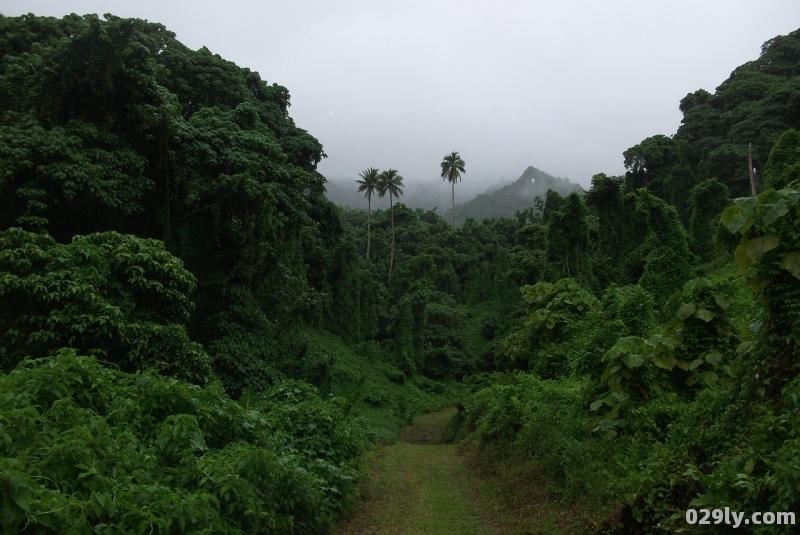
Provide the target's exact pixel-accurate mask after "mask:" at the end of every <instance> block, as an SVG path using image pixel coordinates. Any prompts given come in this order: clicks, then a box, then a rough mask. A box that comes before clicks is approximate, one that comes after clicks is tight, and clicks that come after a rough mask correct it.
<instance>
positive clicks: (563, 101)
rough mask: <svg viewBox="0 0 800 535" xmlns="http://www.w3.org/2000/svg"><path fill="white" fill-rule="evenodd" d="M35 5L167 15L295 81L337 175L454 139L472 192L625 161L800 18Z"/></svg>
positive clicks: (30, 6)
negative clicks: (528, 175) (528, 176)
mask: <svg viewBox="0 0 800 535" xmlns="http://www.w3.org/2000/svg"><path fill="white" fill-rule="evenodd" d="M223 6H224V7H223ZM28 12H32V13H34V14H37V15H53V16H59V17H60V16H63V15H65V14H68V13H71V12H74V13H79V14H84V13H100V14H102V13H106V12H110V13H113V14H115V15H119V16H125V17H138V18H143V19H148V20H151V21H157V22H161V23H163V24H164V25H165V26H166V27H167V28H168V29H170V30H172V31H173V32H175V33H176V34H177V37H178V39H179V40H180V41H181V42H183V43H184V44H186V45H187V46H189V47H191V48H194V49H196V48H200V47H201V46H207V47H208V48H209V49H211V51H212V52H215V53H218V54H220V55H221V56H223V57H224V58H226V59H228V60H231V61H234V62H235V63H237V64H238V65H240V66H244V67H249V68H251V69H253V70H256V71H258V72H259V73H260V74H261V76H262V77H263V78H264V79H265V80H267V81H268V82H270V83H273V82H275V83H278V84H281V85H284V86H286V87H287V88H288V89H289V91H290V93H291V95H292V108H291V110H290V113H291V115H292V117H293V118H294V120H295V122H296V123H297V125H298V126H300V127H301V128H304V129H306V130H308V131H309V132H310V133H311V134H312V135H314V136H316V137H317V138H318V139H319V140H320V141H321V142H322V144H323V145H324V147H325V152H326V153H327V155H328V158H327V159H326V160H324V161H323V162H322V163H321V164H320V171H321V172H322V173H323V174H325V175H326V176H327V177H329V178H333V179H335V178H348V179H355V178H356V176H357V174H358V172H359V171H361V170H363V169H365V168H367V167H370V166H372V167H378V168H380V169H385V168H388V167H393V168H395V169H398V170H399V171H400V174H402V175H403V176H404V177H405V178H406V182H408V181H409V180H410V179H428V180H433V179H438V177H439V171H440V169H439V163H440V162H441V160H442V157H443V156H444V155H445V154H447V153H449V152H450V151H453V150H456V151H459V152H460V153H461V156H462V157H463V158H464V160H465V161H466V169H467V174H466V176H465V179H464V184H463V186H460V187H463V188H464V189H463V190H462V191H465V190H472V189H473V188H475V187H481V188H482V187H485V186H488V185H491V184H492V183H494V182H496V181H497V180H498V179H499V178H501V177H502V178H506V179H515V178H517V177H518V176H519V175H520V174H521V173H522V172H523V171H524V170H525V168H526V167H527V166H529V165H533V166H534V167H538V168H539V169H542V170H543V171H546V172H548V173H550V174H552V175H556V176H561V177H567V178H569V179H571V180H573V181H577V182H579V183H581V184H582V185H584V186H588V184H589V181H590V179H591V176H592V175H593V174H595V173H599V172H605V173H607V174H621V173H623V171H624V168H623V166H622V152H623V151H624V150H625V149H627V148H629V147H631V146H632V145H635V144H636V143H638V142H639V141H641V140H642V139H644V138H645V137H648V136H651V135H655V134H666V135H672V134H674V133H675V131H676V129H677V128H678V126H679V125H680V120H681V114H680V111H679V110H678V102H679V101H680V99H681V98H683V97H684V96H685V95H686V94H687V93H689V92H691V91H695V90H697V89H700V88H703V89H707V90H709V91H711V92H713V91H714V89H715V88H716V86H718V85H719V84H720V83H721V82H722V81H723V80H725V78H727V77H728V75H729V74H730V72H731V71H732V70H733V69H734V68H735V67H737V66H738V65H740V64H742V63H744V62H746V61H750V60H753V59H756V58H757V57H758V54H759V51H760V48H761V45H762V43H763V42H764V41H766V40H767V39H770V38H772V37H774V36H776V35H779V34H787V33H789V32H791V31H793V30H796V29H797V28H798V27H800V3H798V1H797V0H761V1H750V0H747V1H746V0H713V1H702V0H692V1H682V0H669V1H645V0H637V1H632V0H630V1H628V0H626V1H622V0H620V1H589V0H586V1H566V0H557V1H530V0H529V1H521V0H493V1H491V2H489V1H483V2H480V1H475V0H460V1H432V0H427V1H426V0H420V1H415V0H411V1H402V0H395V1H365V0H348V1H347V2H335V1H333V0H283V1H273V0H261V1H257V0H249V1H244V0H243V1H236V0H233V1H231V2H228V3H226V4H223V3H221V2H218V1H215V2H210V1H207V0H192V1H191V2H189V1H183V0H179V1H176V0H158V1H155V0H136V1H130V0H126V1H113V0H106V1H102V0H50V1H46V0H0V13H2V14H3V15H6V16H13V15H19V14H22V13H28ZM478 184H480V186H478ZM470 185H472V187H470ZM465 193H466V191H465Z"/></svg>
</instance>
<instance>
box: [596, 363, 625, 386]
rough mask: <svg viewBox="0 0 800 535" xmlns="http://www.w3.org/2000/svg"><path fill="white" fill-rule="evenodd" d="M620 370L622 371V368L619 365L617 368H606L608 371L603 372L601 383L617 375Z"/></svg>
mask: <svg viewBox="0 0 800 535" xmlns="http://www.w3.org/2000/svg"><path fill="white" fill-rule="evenodd" d="M620 369H622V366H620V365H619V364H617V365H616V366H612V367H610V368H606V371H605V372H603V376H602V377H601V378H600V382H605V380H606V379H608V378H609V377H610V376H612V375H614V374H615V373H617V372H618V371H619V370H620Z"/></svg>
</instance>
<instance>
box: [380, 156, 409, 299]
mask: <svg viewBox="0 0 800 535" xmlns="http://www.w3.org/2000/svg"><path fill="white" fill-rule="evenodd" d="M402 186H403V177H401V176H400V175H398V174H397V171H395V170H394V169H391V168H390V169H388V170H386V171H384V172H383V173H381V174H380V176H379V177H378V197H383V196H384V195H386V192H389V210H390V211H391V215H392V252H391V254H390V256H389V283H390V284H391V282H392V264H394V204H393V203H392V197H397V198H398V199H399V198H400V195H402V194H403V190H402V189H401V188H402Z"/></svg>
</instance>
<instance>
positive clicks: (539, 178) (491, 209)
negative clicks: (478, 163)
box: [445, 166, 584, 223]
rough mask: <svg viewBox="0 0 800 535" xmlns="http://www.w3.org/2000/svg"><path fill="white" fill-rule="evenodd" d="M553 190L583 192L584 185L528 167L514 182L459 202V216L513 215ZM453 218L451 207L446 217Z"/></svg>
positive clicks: (567, 192)
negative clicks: (461, 202)
mask: <svg viewBox="0 0 800 535" xmlns="http://www.w3.org/2000/svg"><path fill="white" fill-rule="evenodd" d="M549 189H552V190H553V191H555V192H558V193H559V194H560V195H563V196H567V195H569V194H570V193H572V192H573V191H577V192H578V193H580V194H581V195H583V193H584V191H583V188H582V187H581V186H580V185H579V184H574V183H572V182H570V181H569V179H566V178H558V177H555V176H552V175H548V174H547V173H545V172H544V171H541V170H539V169H536V168H535V167H533V166H531V167H528V168H527V169H525V172H524V173H522V176H520V177H519V178H518V179H517V180H516V181H515V182H512V183H511V184H508V185H507V186H503V187H502V188H499V189H495V190H494V191H492V190H491V189H490V190H487V191H486V192H484V193H481V194H480V195H478V196H477V197H475V198H474V199H472V200H470V201H467V202H465V203H464V204H459V205H456V219H457V220H458V222H459V223H463V222H464V221H465V220H466V219H467V218H468V217H471V218H473V219H475V220H476V221H483V220H484V219H491V218H496V217H513V216H514V213H515V212H516V211H517V210H526V209H528V208H530V207H531V206H533V200H534V199H535V198H536V197H537V196H538V197H541V198H542V200H544V196H545V194H547V190H549ZM451 217H452V210H451V209H448V210H447V211H446V213H445V219H449V218H451Z"/></svg>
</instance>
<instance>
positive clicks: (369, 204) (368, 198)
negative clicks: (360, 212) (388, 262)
mask: <svg viewBox="0 0 800 535" xmlns="http://www.w3.org/2000/svg"><path fill="white" fill-rule="evenodd" d="M370 197H371V196H370ZM370 197H367V258H369V238H370V236H369V220H370V218H371V217H372V199H371V198H370Z"/></svg>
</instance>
